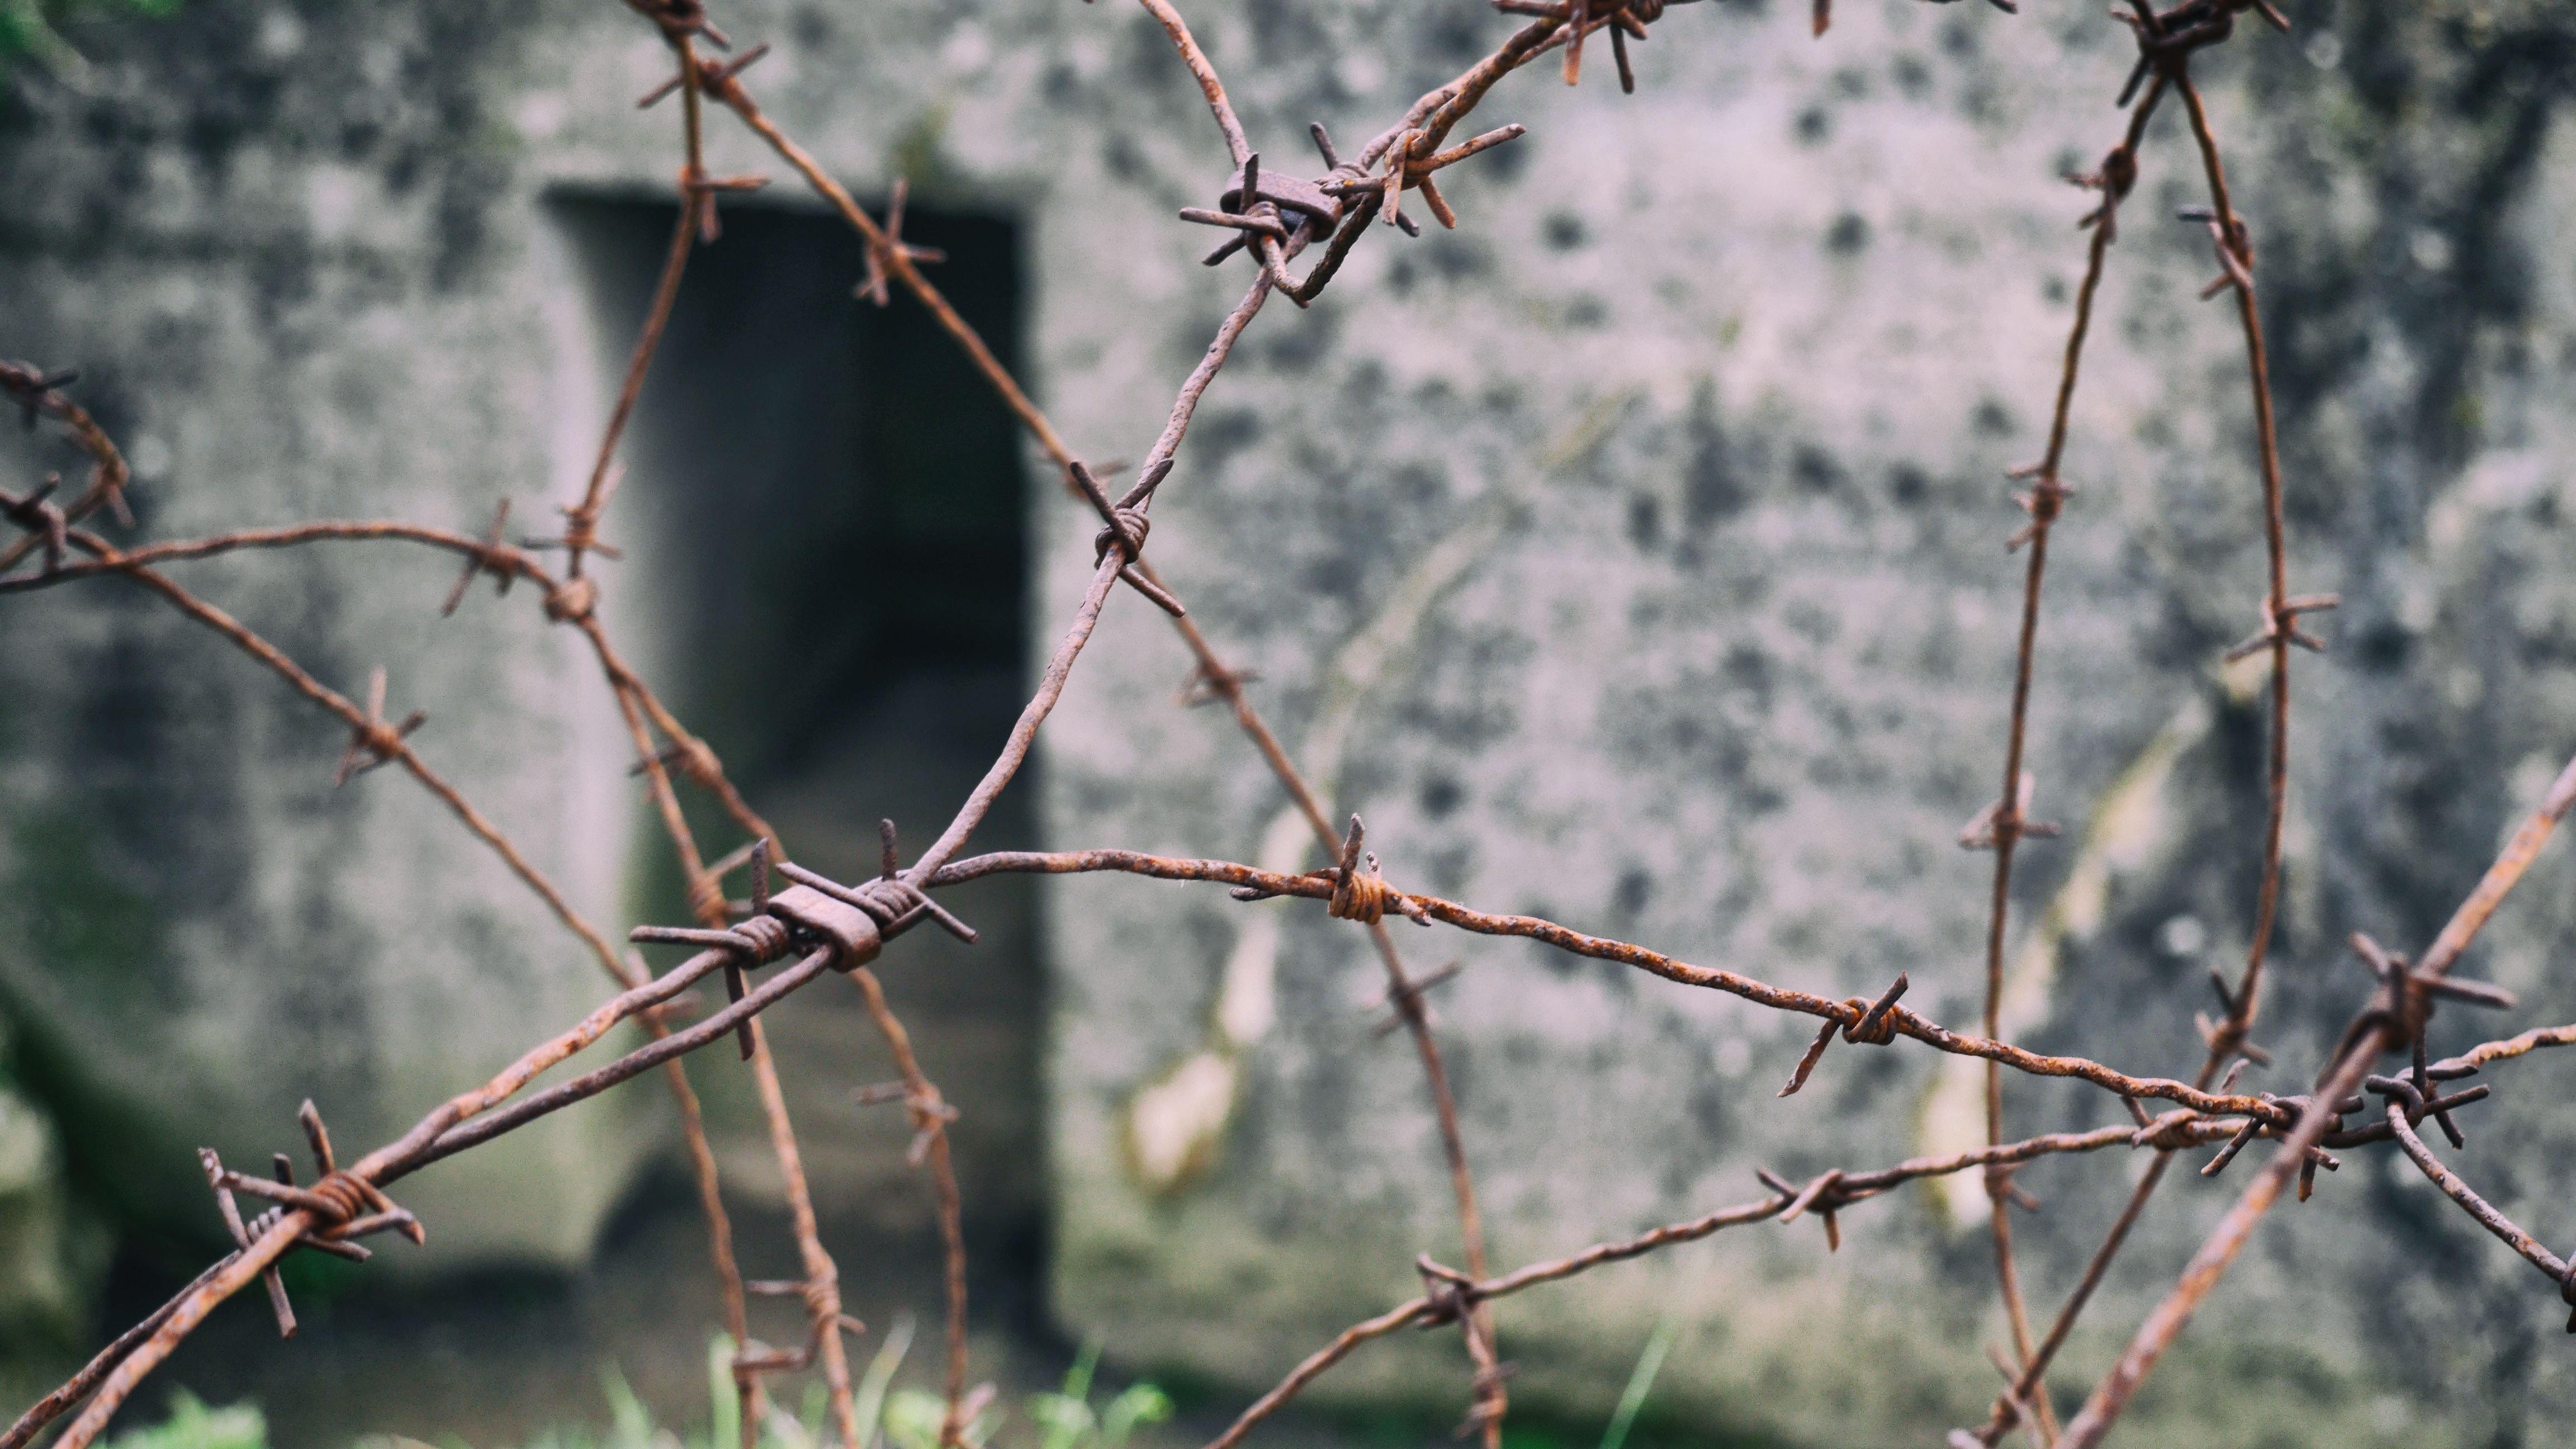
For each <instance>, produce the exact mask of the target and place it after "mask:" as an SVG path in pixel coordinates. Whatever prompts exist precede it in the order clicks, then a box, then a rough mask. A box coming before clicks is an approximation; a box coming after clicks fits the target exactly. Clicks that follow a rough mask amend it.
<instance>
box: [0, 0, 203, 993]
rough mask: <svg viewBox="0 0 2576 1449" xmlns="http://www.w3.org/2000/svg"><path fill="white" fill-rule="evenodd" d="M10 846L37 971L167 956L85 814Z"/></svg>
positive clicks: (133, 968)
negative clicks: (111, 869) (105, 859)
mask: <svg viewBox="0 0 2576 1449" xmlns="http://www.w3.org/2000/svg"><path fill="white" fill-rule="evenodd" d="M6 3H8V0H0V4H6ZM10 845H11V847H12V850H11V854H12V855H13V856H14V857H15V859H16V862H17V869H16V871H15V872H13V873H12V874H11V876H10V877H9V881H8V886H7V889H8V894H9V899H11V900H13V901H16V902H19V903H20V909H21V910H22V911H23V912H24V915H23V916H22V917H21V927H20V929H21V931H22V932H23V936H22V939H24V941H25V942H26V945H27V949H28V951H29V953H30V955H31V956H32V957H33V960H34V963H35V964H36V966H37V968H38V969H40V970H42V971H43V972H45V973H46V974H48V975H51V976H56V977H69V978H75V979H77V978H105V979H109V980H116V981H125V982H131V981H133V980H135V979H136V976H137V974H138V973H139V972H140V971H143V970H145V969H148V968H150V967H152V966H155V965H157V964H159V963H161V962H163V961H165V960H167V959H168V951H169V941H168V937H167V933H166V932H165V931H164V929H163V925H162V921H161V915H160V912H159V911H158V910H157V909H155V907H154V906H153V903H152V902H151V900H150V899H148V898H147V897H145V896H143V895H141V894H139V893H138V892H136V891H134V890H132V889H130V888H128V887H127V886H126V885H124V884H123V883H122V882H120V881H118V880H117V879H115V878H114V877H113V876H111V875H110V874H109V873H108V872H107V871H106V869H104V868H103V867H102V866H101V865H100V864H99V860H98V848H97V845H98V842H97V835H96V833H95V831H94V830H93V829H92V828H91V826H90V824H89V823H88V822H87V821H86V820H84V819H82V818H81V817H80V816H78V815H75V814H72V813H70V812H68V811H60V810H55V811H44V812H38V813H34V814H31V815H29V816H27V817H25V818H23V819H20V820H18V821H16V822H14V823H13V825H12V827H11V830H10Z"/></svg>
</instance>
